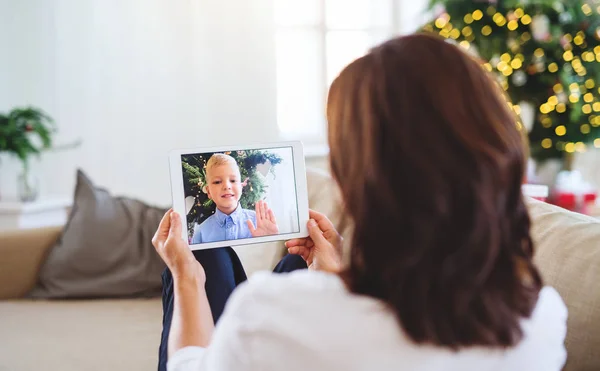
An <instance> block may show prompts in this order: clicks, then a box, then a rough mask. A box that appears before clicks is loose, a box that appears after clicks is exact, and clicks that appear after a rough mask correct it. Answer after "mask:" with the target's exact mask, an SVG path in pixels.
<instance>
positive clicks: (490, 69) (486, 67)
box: [483, 63, 492, 72]
mask: <svg viewBox="0 0 600 371" xmlns="http://www.w3.org/2000/svg"><path fill="white" fill-rule="evenodd" d="M483 67H484V68H485V69H486V70H488V71H489V72H492V65H491V64H489V63H486V64H484V65H483Z"/></svg>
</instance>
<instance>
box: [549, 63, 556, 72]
mask: <svg viewBox="0 0 600 371" xmlns="http://www.w3.org/2000/svg"><path fill="white" fill-rule="evenodd" d="M548 71H550V72H551V73H555V72H556V71H558V65H557V64H556V63H554V62H552V63H550V64H549V65H548Z"/></svg>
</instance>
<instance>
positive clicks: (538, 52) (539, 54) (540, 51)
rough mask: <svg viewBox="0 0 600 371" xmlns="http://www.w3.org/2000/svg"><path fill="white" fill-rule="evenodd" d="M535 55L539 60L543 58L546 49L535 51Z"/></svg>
mask: <svg viewBox="0 0 600 371" xmlns="http://www.w3.org/2000/svg"><path fill="white" fill-rule="evenodd" d="M533 55H535V56H536V57H538V58H542V57H543V56H544V49H542V48H537V49H535V51H534V52H533Z"/></svg>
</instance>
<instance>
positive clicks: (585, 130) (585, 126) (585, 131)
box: [579, 124, 591, 134]
mask: <svg viewBox="0 0 600 371" xmlns="http://www.w3.org/2000/svg"><path fill="white" fill-rule="evenodd" d="M579 130H581V134H589V133H590V131H591V129H590V125H588V124H583V125H581V127H580V128H579Z"/></svg>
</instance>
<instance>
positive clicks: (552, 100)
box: [548, 95, 558, 106]
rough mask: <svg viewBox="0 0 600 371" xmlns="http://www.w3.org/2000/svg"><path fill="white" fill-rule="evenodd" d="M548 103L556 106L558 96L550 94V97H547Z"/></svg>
mask: <svg viewBox="0 0 600 371" xmlns="http://www.w3.org/2000/svg"><path fill="white" fill-rule="evenodd" d="M548 103H550V104H551V105H553V106H556V105H557V104H558V97H557V96H556V95H553V96H551V97H550V98H548Z"/></svg>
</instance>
